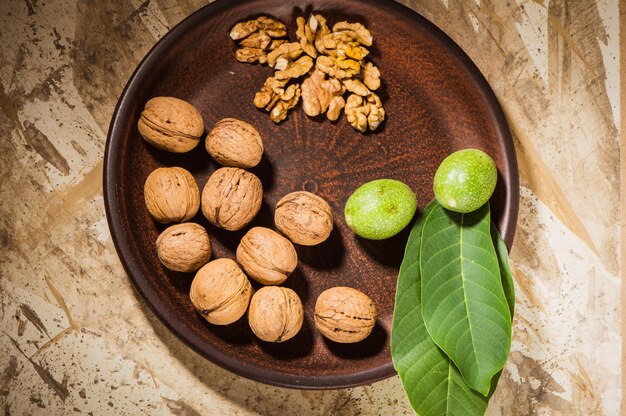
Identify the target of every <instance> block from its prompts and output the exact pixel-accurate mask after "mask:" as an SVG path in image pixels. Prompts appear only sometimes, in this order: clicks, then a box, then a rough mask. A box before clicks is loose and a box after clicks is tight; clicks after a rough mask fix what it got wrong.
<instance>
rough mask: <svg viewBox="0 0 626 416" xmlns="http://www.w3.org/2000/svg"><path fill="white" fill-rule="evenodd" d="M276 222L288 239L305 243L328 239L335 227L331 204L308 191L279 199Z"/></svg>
mask: <svg viewBox="0 0 626 416" xmlns="http://www.w3.org/2000/svg"><path fill="white" fill-rule="evenodd" d="M274 222H275V223H276V227H278V229H279V230H280V232H281V233H283V234H284V235H285V236H287V238H289V239H290V240H291V241H293V242H294V243H296V244H301V245H303V246H313V245H316V244H319V243H321V242H323V241H325V240H326V239H327V238H328V236H329V235H330V233H331V231H332V230H333V214H332V210H331V209H330V206H329V205H328V203H327V202H326V201H325V200H323V199H322V198H320V197H319V196H317V195H315V194H312V193H310V192H306V191H297V192H292V193H290V194H288V195H285V196H284V197H283V198H282V199H281V200H280V201H278V204H276V212H275V213H274Z"/></svg>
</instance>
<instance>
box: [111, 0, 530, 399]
mask: <svg viewBox="0 0 626 416" xmlns="http://www.w3.org/2000/svg"><path fill="white" fill-rule="evenodd" d="M311 10H315V11H319V12H321V13H322V14H323V15H324V16H325V17H326V18H327V19H328V20H329V22H330V23H331V24H334V23H336V22H338V21H341V20H345V19H347V20H349V21H357V22H361V23H363V24H365V25H366V26H367V27H368V28H369V29H370V30H371V31H372V34H373V35H374V47H373V48H372V53H371V59H372V60H373V62H374V63H375V64H376V65H377V66H378V67H379V68H380V71H381V73H382V78H383V86H382V87H381V90H380V91H379V93H380V96H381V97H382V99H383V102H384V106H385V108H386V110H387V114H388V119H387V121H386V122H385V123H384V124H383V125H382V126H381V128H380V129H379V130H378V131H377V132H375V133H373V134H365V135H362V134H360V133H358V132H355V130H353V129H352V128H351V127H350V125H349V124H348V123H347V122H346V120H345V116H343V117H342V118H341V119H340V120H339V121H337V122H336V123H330V122H328V121H327V120H324V119H311V118H308V117H307V116H306V115H305V114H304V112H303V111H302V108H301V106H300V105H298V107H296V109H295V110H294V111H293V112H291V113H290V115H289V117H288V119H287V120H286V121H285V122H283V123H282V124H280V125H275V124H273V123H272V122H271V121H270V119H269V117H268V114H267V113H266V112H264V111H260V110H257V109H256V108H255V107H254V105H253V104H252V99H253V97H254V93H255V91H257V90H258V89H259V88H260V87H261V85H262V84H263V81H264V80H265V78H266V77H267V76H269V74H270V73H271V70H270V69H269V68H268V67H266V66H259V65H249V64H242V63H239V62H237V61H236V60H235V58H234V52H235V45H234V42H232V41H231V39H230V38H229V36H228V33H229V29H230V28H231V26H232V25H233V24H234V23H236V22H237V21H239V20H242V19H246V18H250V17H253V16H258V15H259V14H267V15H270V16H273V17H276V18H278V19H280V20H282V21H283V22H284V23H286V24H287V26H288V27H289V29H290V31H291V33H290V38H291V39H295V33H294V32H295V18H296V16H299V15H303V14H304V13H307V14H308V12H310V11H311ZM159 95H165V96H176V97H179V98H182V99H185V100H188V101H190V102H191V103H193V104H194V105H195V106H196V107H197V108H198V109H200V111H201V113H202V114H203V116H204V120H205V124H206V126H207V129H210V128H211V126H212V125H213V124H214V123H215V122H217V121H218V120H220V119H221V118H223V117H236V118H239V119H242V120H245V121H248V122H250V123H252V124H253V125H254V126H256V127H257V129H258V130H259V131H260V133H261V135H262V136H263V138H264V139H265V148H266V151H265V155H264V157H263V160H262V162H261V163H260V165H259V166H258V167H256V168H254V169H253V170H252V171H253V172H254V173H256V174H257V175H258V176H259V177H260V178H261V180H262V182H263V186H264V189H265V194H264V204H263V207H262V209H261V212H260V213H259V215H258V216H257V218H256V219H255V221H254V222H253V224H254V225H263V226H267V227H272V228H273V227H274V225H273V220H272V218H273V209H274V206H275V204H276V202H277V201H278V200H279V199H280V198H281V197H282V196H283V195H285V194H287V193H289V192H291V191H295V190H303V189H305V190H309V191H312V192H315V193H317V194H318V195H320V196H322V197H323V198H325V199H326V200H327V201H328V202H329V203H330V205H331V207H332V209H333V213H334V216H335V230H334V231H333V233H332V234H331V236H330V238H329V239H328V240H327V241H326V242H325V243H323V244H321V245H319V246H315V247H297V251H298V255H299V259H300V263H299V266H298V268H297V269H296V271H295V272H294V274H293V275H292V276H291V277H290V278H289V279H288V280H287V282H286V286H289V287H291V288H293V289H294V290H295V291H296V292H297V293H298V294H299V295H300V296H301V298H302V301H303V302H304V305H305V314H306V319H305V322H304V326H303V328H302V330H301V332H300V333H299V334H298V335H297V336H296V337H295V338H293V339H292V340H290V341H288V342H285V343H283V344H269V343H265V342H261V341H259V340H257V339H255V337H254V336H253V334H252V332H251V331H250V329H249V328H248V325H247V321H246V320H245V318H244V319H241V320H239V321H238V322H236V323H235V324H233V325H229V326H225V327H218V326H212V325H210V324H208V323H207V322H205V321H204V320H203V319H202V318H201V317H200V315H198V314H197V313H196V312H195V311H194V309H193V308H192V305H191V303H190V301H189V298H188V291H189V286H190V284H191V280H192V278H193V275H190V274H182V273H175V272H171V271H168V270H166V269H165V268H164V267H162V266H161V265H160V263H159V261H158V258H157V256H156V250H155V240H156V238H157V236H158V234H159V232H160V231H161V230H163V228H164V227H163V226H161V225H158V224H156V223H155V222H154V221H152V219H151V218H150V216H149V215H148V212H147V211H146V209H145V207H144V202H143V184H144V181H145V179H146V177H147V176H148V174H149V173H150V172H151V171H152V170H153V169H155V168H157V167H159V166H183V167H185V168H186V169H188V170H190V171H191V172H192V173H193V175H194V176H195V178H196V180H197V182H198V185H199V186H200V189H202V187H203V186H204V184H205V182H206V180H207V178H208V176H209V175H210V174H211V173H212V172H213V171H214V170H215V169H216V168H217V167H218V166H217V165H216V163H215V162H213V161H211V160H210V158H209V157H208V155H207V153H206V151H205V150H204V143H201V144H200V145H199V146H198V147H197V148H196V149H195V150H194V151H192V152H190V153H188V154H182V155H177V154H170V153H167V152H163V151H159V150H156V149H155V148H153V147H151V146H150V145H148V144H147V143H146V142H145V141H143V140H142V139H141V137H140V136H139V134H138V132H137V128H136V125H137V120H138V117H139V114H140V112H141V110H142V108H143V105H144V104H145V102H146V101H147V100H148V99H150V98H151V97H154V96H159ZM467 147H475V148H480V149H483V150H485V151H486V152H488V153H489V154H490V155H491V156H492V157H493V158H494V159H495V160H496V163H497V166H498V170H499V174H500V177H499V181H498V186H497V189H496V192H495V194H494V196H493V198H492V201H491V202H492V210H493V216H494V219H495V221H496V223H497V224H498V226H499V229H500V230H501V232H502V234H503V235H504V238H505V240H506V241H507V243H508V244H509V245H510V243H511V241H512V239H513V234H514V231H515V224H516V219H517V210H518V198H519V195H518V193H519V187H518V172H517V166H516V159H515V150H514V147H513V144H512V141H511V138H510V135H509V131H508V128H507V125H506V122H505V119H504V117H503V114H502V111H501V109H500V107H499V105H498V103H497V101H496V98H495V97H494V94H493V92H492V91H491V89H490V88H489V86H488V84H487V82H486V81H485V79H484V78H483V77H482V75H481V74H480V72H479V71H478V69H477V68H476V67H475V66H474V65H473V64H472V62H471V61H470V59H469V58H468V57H467V56H466V55H465V54H464V53H463V52H462V51H461V49H460V48H459V47H458V46H457V45H455V44H454V43H453V42H452V41H451V40H450V39H449V38H448V37H447V36H446V35H445V34H444V33H442V32H441V31H440V30H438V29H437V28H436V27H435V26H434V25H432V24H431V23H429V22H428V21H426V20H425V19H424V18H422V17H421V16H419V15H418V14H416V13H415V12H413V11H411V10H410V9H408V8H406V7H404V6H402V5H399V4H397V3H394V2H392V1H382V2H381V1H376V0H365V1H363V0H359V1H357V0H342V1H328V0H327V1H324V0H316V1H310V2H304V3H297V2H286V1H284V0H262V1H261V0H253V1H245V2H244V1H226V0H220V1H217V2H216V3H213V4H210V5H208V6H206V7H204V8H203V9H201V10H200V11H198V12H197V13H195V14H193V15H192V16H190V17H189V18H187V19H186V20H184V21H183V22H182V23H180V24H179V25H178V26H176V27H175V28H174V29H173V30H172V31H171V32H169V33H168V34H167V35H166V36H165V37H164V38H163V39H161V40H160V41H159V42H158V43H157V44H156V46H155V47H154V48H153V49H152V50H151V51H150V53H148V55H147V56H146V57H145V59H144V60H143V61H142V62H141V64H140V65H139V67H138V68H137V70H136V71H135V73H134V74H133V76H132V77H131V79H130V80H129V82H128V84H127V86H126V88H125V90H124V92H123V93H122V96H121V97H120V100H119V103H118V106H117V108H116V110H115V113H114V115H113V119H112V122H111V126H110V130H109V135H108V140H107V147H106V151H105V172H104V191H105V203H106V211H107V218H108V221H109V226H110V229H111V234H112V236H113V240H114V243H115V246H116V248H117V251H118V254H119V256H120V258H121V260H122V263H123V264H124V266H125V268H126V270H127V271H128V274H129V276H130V278H131V280H132V282H133V283H134V286H135V288H136V289H137V291H138V292H139V293H140V294H141V295H142V296H143V298H144V299H145V300H146V302H147V303H148V304H149V305H150V307H151V308H152V310H153V311H154V313H155V314H156V315H157V316H159V318H161V320H162V321H163V322H164V323H165V324H166V325H167V326H168V327H169V328H170V329H171V330H172V331H173V332H174V333H176V334H177V335H178V336H179V337H180V338H181V339H183V340H184V341H185V342H186V343H187V344H188V345H189V346H191V347H192V348H193V349H194V350H196V351H197V352H199V353H200V354H202V355H204V356H205V357H206V358H208V359H209V360H211V361H213V362H214V363H216V364H218V365H220V366H222V367H224V368H226V369H228V370H231V371H233V372H235V373H237V374H240V375H242V376H245V377H248V378H251V379H254V380H258V381H261V382H264V383H269V384H273V385H278V386H286V387H297V388H309V389H328V388H341V387H348V386H355V385H360V384H365V383H370V382H373V381H377V380H381V379H384V378H387V377H389V376H391V375H393V374H395V372H394V369H393V366H392V363H391V356H390V351H389V335H390V328H391V321H392V314H393V302H394V291H395V283H396V277H397V273H398V268H399V265H400V262H401V259H402V255H403V251H404V244H405V242H406V238H407V235H408V229H407V230H405V232H403V233H401V234H400V235H398V236H397V237H394V238H392V239H390V240H387V241H380V242H374V241H367V240H362V239H360V238H357V237H355V235H354V234H353V233H352V232H351V231H350V230H349V229H348V227H347V226H346V223H345V221H344V218H343V207H344V204H345V202H346V199H347V198H348V196H349V195H350V193H351V192H352V191H353V190H354V189H356V188H357V187H358V186H359V185H360V184H362V183H364V182H366V181H370V180H373V179H376V178H381V177H385V178H395V179H398V180H401V181H403V182H405V183H407V184H408V185H409V186H410V187H411V188H412V189H413V190H414V191H415V192H416V194H417V199H418V206H419V208H420V209H423V208H424V207H425V206H426V204H427V203H428V202H429V201H430V200H431V199H432V198H433V192H432V180H433V175H434V173H435V170H436V168H437V166H438V165H439V163H440V162H441V160H442V159H443V158H444V157H445V156H446V155H448V154H449V153H450V152H452V151H454V150H457V149H461V148H467ZM194 221H196V222H198V223H200V224H202V225H204V226H206V228H207V229H208V231H209V234H210V235H211V238H212V242H213V258H218V257H231V258H234V253H235V249H236V247H237V244H238V243H239V240H240V238H241V237H242V235H243V234H244V233H245V231H246V230H242V231H240V232H227V231H223V230H219V229H216V228H215V227H213V226H211V225H209V224H208V222H207V221H206V220H205V219H204V218H203V217H202V214H198V215H197V216H196V218H194ZM338 285H343V286H352V287H355V288H358V289H360V290H362V291H363V292H365V293H367V294H368V295H369V296H370V297H371V298H372V299H373V300H374V302H375V303H376V306H377V308H378V311H379V319H378V323H377V325H376V327H375V329H374V331H373V333H372V334H371V336H370V337H369V338H367V339H366V340H364V341H362V342H360V343H357V344H352V345H341V344H336V343H333V342H329V341H327V340H325V339H324V338H322V336H321V335H320V334H319V333H318V332H317V331H316V330H315V327H314V324H313V318H312V315H313V313H312V311H313V307H314V304H315V300H316V298H317V295H318V294H319V293H320V292H322V291H323V290H324V289H327V288H329V287H332V286H338Z"/></svg>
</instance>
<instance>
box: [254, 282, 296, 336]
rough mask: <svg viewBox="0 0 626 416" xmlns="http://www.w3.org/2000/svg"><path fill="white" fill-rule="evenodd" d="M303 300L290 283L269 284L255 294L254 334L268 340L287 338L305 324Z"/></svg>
mask: <svg viewBox="0 0 626 416" xmlns="http://www.w3.org/2000/svg"><path fill="white" fill-rule="evenodd" d="M303 320H304V310H303V307H302V301H301V300H300V298H299V297H298V295H297V294H296V292H294V291H293V290H291V289H289V288H286V287H278V286H265V287H263V288H261V289H259V290H258V292H256V293H255V294H254V296H252V300H251V301H250V310H249V311H248V323H249V324H250V329H252V332H254V335H256V336H257V337H259V338H260V339H262V340H263V341H267V342H284V341H287V340H289V339H291V338H293V337H294V336H295V335H296V334H297V333H298V332H299V331H300V328H302V322H303Z"/></svg>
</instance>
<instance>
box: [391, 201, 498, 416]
mask: <svg viewBox="0 0 626 416" xmlns="http://www.w3.org/2000/svg"><path fill="white" fill-rule="evenodd" d="M435 204H437V203H436V202H432V203H431V204H430V205H429V206H428V207H426V209H425V210H424V215H423V216H422V217H421V218H420V219H419V220H418V221H417V222H416V223H415V225H414V226H413V229H412V230H411V234H410V235H409V239H408V242H407V245H406V249H405V253H404V259H403V260H402V265H401V266H400V273H399V275H398V283H397V288H396V303H395V308H394V313H393V325H392V330H391V357H392V359H393V365H394V367H395V369H396V371H398V374H399V376H400V380H401V381H402V385H403V386H404V390H405V391H406V393H407V396H408V398H409V402H410V403H411V406H412V407H413V409H414V410H415V412H417V414H418V415H437V416H439V415H445V416H452V415H454V416H475V415H482V414H484V413H485V410H486V409H487V400H488V399H487V398H486V397H484V396H482V395H481V394H479V393H478V392H476V391H474V390H472V389H471V388H470V387H469V386H468V385H467V383H465V380H463V377H462V376H461V373H460V372H459V370H458V369H457V368H456V367H455V366H454V364H453V363H452V362H451V361H450V359H449V358H448V356H447V355H446V354H445V353H444V352H443V351H442V350H441V349H439V347H437V344H435V342H434V341H433V340H432V339H431V338H430V335H429V334H428V331H427V330H426V326H425V325H424V320H423V319H422V311H421V279H420V266H419V260H420V239H421V233H422V226H423V223H424V218H425V217H426V216H427V215H428V214H429V212H430V211H431V210H432V208H433V206H434V205H435Z"/></svg>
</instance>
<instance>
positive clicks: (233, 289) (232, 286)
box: [189, 259, 252, 325]
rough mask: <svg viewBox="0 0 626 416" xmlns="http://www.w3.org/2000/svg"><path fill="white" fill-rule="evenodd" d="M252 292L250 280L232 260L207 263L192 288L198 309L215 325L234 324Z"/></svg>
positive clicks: (191, 292)
mask: <svg viewBox="0 0 626 416" xmlns="http://www.w3.org/2000/svg"><path fill="white" fill-rule="evenodd" d="M251 295H252V286H251V285H250V281H249V280H248V278H247V277H246V275H245V274H243V272H242V271H241V269H240V268H239V266H237V263H235V262H234V261H233V260H231V259H217V260H213V261H212V262H209V263H207V264H205V265H204V266H203V267H202V268H201V269H200V270H198V273H196V276H195V277H194V279H193V281H192V282H191V289H190V290H189V298H190V299H191V303H192V304H193V306H194V308H196V310H197V311H198V313H200V315H202V316H203V317H204V318H205V319H206V320H207V321H209V322H210V323H212V324H215V325H228V324H232V323H233V322H235V321H236V320H238V319H239V318H241V316H242V315H243V314H244V313H245V312H246V309H247V308H248V304H249V303H250V296H251Z"/></svg>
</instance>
